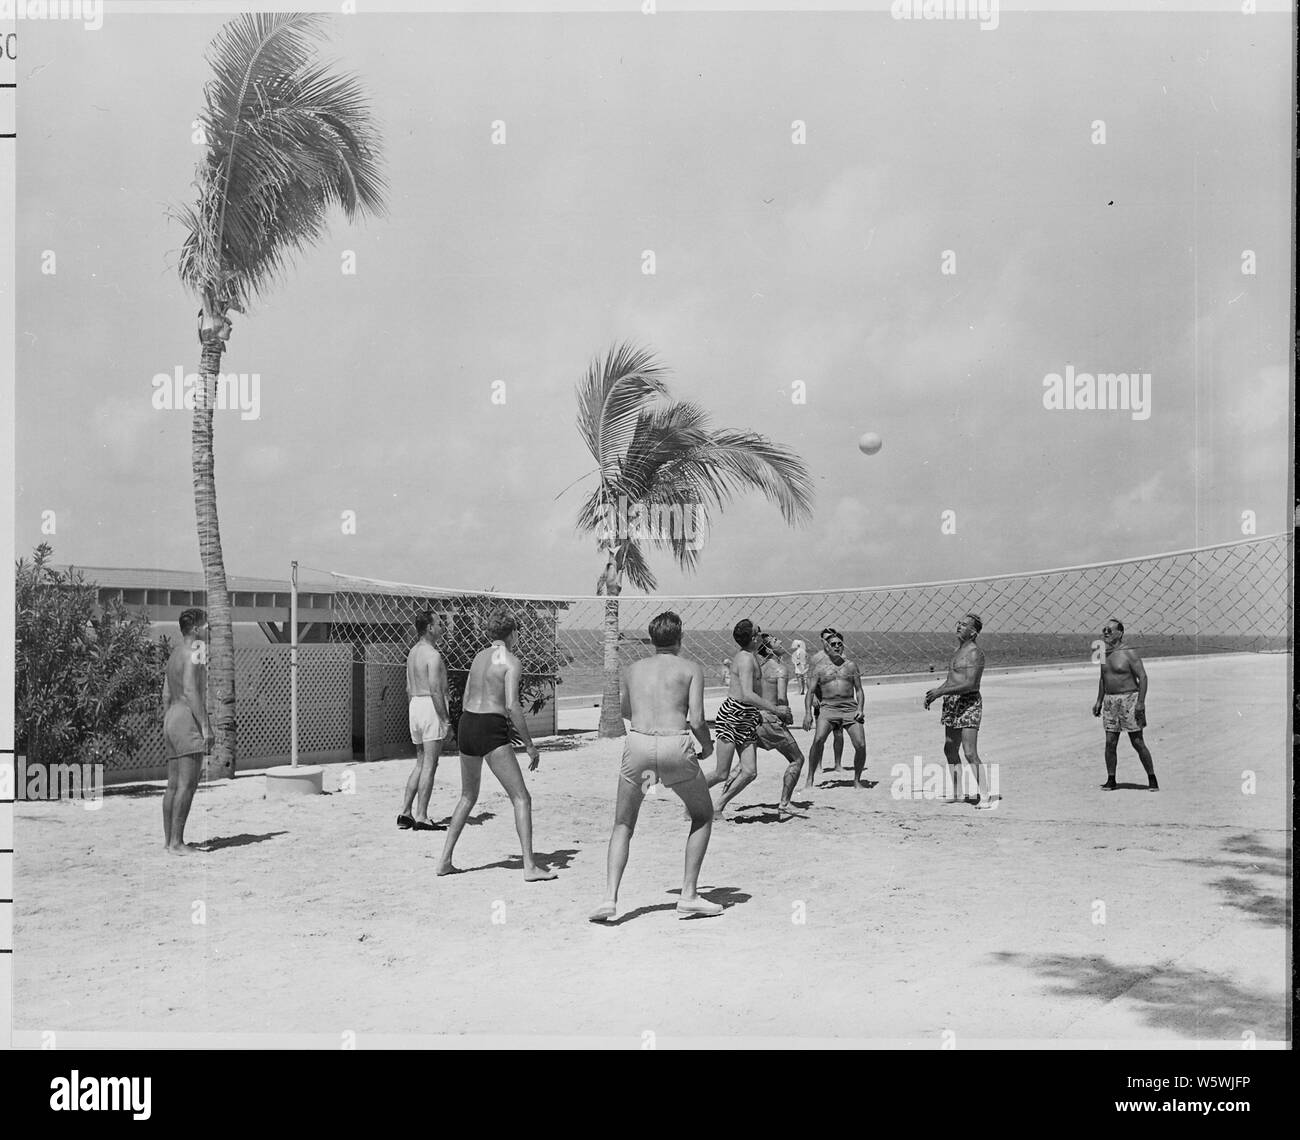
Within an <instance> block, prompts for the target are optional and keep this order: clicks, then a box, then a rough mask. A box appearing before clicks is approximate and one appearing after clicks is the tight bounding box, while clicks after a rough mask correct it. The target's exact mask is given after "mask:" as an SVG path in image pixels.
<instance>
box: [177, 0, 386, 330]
mask: <svg viewBox="0 0 1300 1140" xmlns="http://www.w3.org/2000/svg"><path fill="white" fill-rule="evenodd" d="M322 29H323V20H322V17H321V16H319V15H317V14H314V13H293V14H284V13H250V14H246V15H243V16H239V17H237V18H235V19H233V20H231V21H229V22H228V23H227V24H226V25H225V26H224V27H223V28H222V29H221V31H220V32H219V33H218V34H217V36H216V38H215V39H214V40H213V42H212V44H211V46H210V48H209V51H208V59H209V62H210V63H211V65H212V70H213V77H212V79H211V80H210V82H209V83H208V84H207V86H206V88H205V91H204V96H205V106H204V109H203V111H202V112H201V113H200V116H199V117H200V121H201V122H202V124H203V129H204V132H205V134H206V136H207V152H206V154H205V156H204V158H203V160H202V161H201V162H200V164H199V169H198V174H197V178H196V187H197V190H198V195H197V202H196V203H195V205H194V206H186V207H181V208H179V209H175V210H173V211H172V213H173V216H174V217H176V218H177V219H178V220H179V221H180V222H181V224H182V225H183V226H184V227H185V229H186V237H185V241H184V244H183V246H182V249H181V253H180V257H179V261H178V269H179V272H180V276H181V279H182V281H184V282H185V284H186V285H188V286H189V287H190V288H191V289H193V290H194V291H195V292H196V293H198V294H199V295H200V296H202V297H203V298H204V300H205V301H206V302H208V303H210V304H212V305H216V306H225V305H229V306H230V307H232V308H235V309H237V310H238V309H242V307H243V306H244V305H245V304H246V303H247V302H248V301H250V300H251V299H252V298H253V297H254V296H255V295H257V294H258V293H260V292H262V291H264V290H265V289H266V288H267V287H268V286H269V285H270V284H271V283H273V282H274V281H275V280H276V279H277V278H278V277H279V276H280V275H281V274H283V272H284V271H285V270H286V269H288V267H289V265H290V264H291V262H292V259H293V255H294V254H295V253H297V252H299V251H301V250H304V249H306V248H307V247H309V246H310V245H311V244H312V243H313V242H315V241H316V240H317V239H318V238H319V237H320V236H321V235H322V234H323V233H324V231H325V228H326V225H327V223H328V220H329V213H330V211H331V210H332V209H333V208H334V207H338V208H339V209H341V210H342V212H343V213H344V215H345V216H346V217H347V218H348V219H349V220H355V219H356V218H357V217H359V216H361V215H363V214H371V215H374V214H379V213H381V212H382V211H383V208H384V194H385V182H384V178H383V174H382V172H381V168H380V162H379V158H378V148H379V145H380V141H381V140H380V136H379V132H378V130H377V128H376V127H375V125H374V123H373V121H372V119H371V116H370V112H369V109H368V106H367V103H366V99H365V95H364V92H363V90H362V88H361V86H360V84H359V83H358V81H357V80H356V78H355V77H353V76H351V75H341V74H338V73H336V72H335V71H334V70H333V69H332V68H331V67H330V66H328V65H326V64H322V63H319V62H317V60H316V52H317V48H318V44H319V40H320V38H321V32H322Z"/></svg>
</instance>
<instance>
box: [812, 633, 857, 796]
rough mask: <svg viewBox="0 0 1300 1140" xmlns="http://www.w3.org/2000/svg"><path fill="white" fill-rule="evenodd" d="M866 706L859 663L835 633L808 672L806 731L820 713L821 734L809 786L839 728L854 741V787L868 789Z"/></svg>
mask: <svg viewBox="0 0 1300 1140" xmlns="http://www.w3.org/2000/svg"><path fill="white" fill-rule="evenodd" d="M862 706H863V693H862V674H861V672H860V671H859V670H858V666H857V664H856V663H855V662H853V661H850V660H849V659H848V658H847V657H845V656H844V638H843V637H841V636H840V635H839V634H838V633H835V632H833V631H832V632H831V633H830V636H828V637H827V639H826V652H825V653H824V654H821V653H819V654H817V656H816V657H815V658H814V659H813V665H812V668H810V669H809V671H808V696H807V697H806V698H805V700H804V712H803V727H804V731H805V732H807V731H808V729H810V728H812V725H813V710H814V708H815V709H816V710H817V735H816V736H814V737H813V742H812V748H810V749H809V751H808V785H811V784H812V781H813V777H814V776H815V775H816V773H817V767H818V765H819V764H821V760H822V749H824V748H825V747H826V738H827V737H828V736H830V734H831V730H832V729H833V728H834V727H836V726H839V727H841V728H845V729H847V730H848V734H849V739H850V740H851V741H852V742H853V786H854V787H855V788H862V787H865V786H866V785H865V784H863V782H862V770H863V768H864V767H866V763H867V738H866V733H865V732H864V731H863V728H862V725H863V719H864V718H863V715H862ZM836 766H837V767H838V765H836ZM805 786H807V785H805Z"/></svg>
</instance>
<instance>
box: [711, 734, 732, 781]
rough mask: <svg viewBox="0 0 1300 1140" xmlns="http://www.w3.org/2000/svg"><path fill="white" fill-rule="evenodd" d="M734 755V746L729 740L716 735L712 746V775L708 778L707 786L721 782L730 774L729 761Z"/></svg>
mask: <svg viewBox="0 0 1300 1140" xmlns="http://www.w3.org/2000/svg"><path fill="white" fill-rule="evenodd" d="M735 755H736V746H735V744H734V743H732V742H731V741H730V740H724V739H723V738H722V737H718V739H717V740H716V741H714V747H713V775H712V776H710V777H709V778H708V786H709V787H710V788H711V787H713V785H714V784H721V783H722V782H723V781H724V780H725V779H726V778H727V777H728V776H729V775H730V774H731V761H732V759H733V758H734V757H735Z"/></svg>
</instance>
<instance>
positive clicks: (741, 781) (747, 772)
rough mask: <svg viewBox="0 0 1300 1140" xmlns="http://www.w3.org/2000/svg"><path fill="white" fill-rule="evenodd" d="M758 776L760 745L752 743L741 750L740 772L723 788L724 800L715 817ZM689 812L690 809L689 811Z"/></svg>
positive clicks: (719, 803) (719, 804)
mask: <svg viewBox="0 0 1300 1140" xmlns="http://www.w3.org/2000/svg"><path fill="white" fill-rule="evenodd" d="M757 776H758V745H757V744H755V743H754V741H752V740H751V741H750V742H749V743H748V744H746V745H745V747H744V748H742V749H741V750H740V771H739V772H737V773H736V775H735V777H733V778H732V779H730V780H728V781H727V782H726V783H725V784H724V785H723V787H722V799H720V800H719V801H718V804H717V806H716V807H715V808H714V809H713V814H714V815H721V814H722V810H723V808H725V807H726V806H727V804H729V803H730V802H731V801H732V800H734V799H735V798H736V797H737V796H738V795H740V793H741V792H743V791H744V790H745V789H746V788H747V787H749V785H750V784H752V783H753V782H754V779H755V778H756V777H757ZM687 810H689V809H687Z"/></svg>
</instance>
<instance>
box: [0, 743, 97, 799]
mask: <svg viewBox="0 0 1300 1140" xmlns="http://www.w3.org/2000/svg"><path fill="white" fill-rule="evenodd" d="M9 771H10V769H8V768H6V769H4V770H0V783H8V780H7V779H5V778H4V777H6V776H7V775H8V773H9ZM12 771H13V779H14V787H13V798H14V799H15V800H81V801H82V807H84V808H85V809H86V810H87V811H98V810H99V809H100V808H101V807H102V806H103V804H104V765H103V764H101V763H98V762H94V763H91V762H87V763H84V764H33V763H31V762H30V761H29V760H28V759H27V757H26V756H19V757H18V759H17V762H16V764H15V766H14V768H13V769H12ZM5 790H7V789H5Z"/></svg>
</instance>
